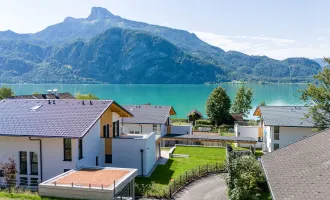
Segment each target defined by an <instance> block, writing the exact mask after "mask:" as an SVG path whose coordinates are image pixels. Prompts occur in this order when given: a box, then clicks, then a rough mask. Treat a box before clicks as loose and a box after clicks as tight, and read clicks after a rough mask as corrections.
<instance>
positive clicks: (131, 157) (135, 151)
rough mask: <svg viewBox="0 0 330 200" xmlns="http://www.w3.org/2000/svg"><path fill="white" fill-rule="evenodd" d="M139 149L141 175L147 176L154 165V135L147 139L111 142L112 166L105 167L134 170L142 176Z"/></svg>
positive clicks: (119, 139)
mask: <svg viewBox="0 0 330 200" xmlns="http://www.w3.org/2000/svg"><path fill="white" fill-rule="evenodd" d="M141 149H143V175H147V174H148V173H149V172H150V170H151V169H152V168H153V166H154V165H155V164H156V153H155V152H156V142H155V134H151V135H150V136H149V138H147V139H122V138H114V139H113V140H112V164H105V166H107V167H124V168H136V169H138V174H139V175H141V174H142V165H141V151H140V150H141Z"/></svg>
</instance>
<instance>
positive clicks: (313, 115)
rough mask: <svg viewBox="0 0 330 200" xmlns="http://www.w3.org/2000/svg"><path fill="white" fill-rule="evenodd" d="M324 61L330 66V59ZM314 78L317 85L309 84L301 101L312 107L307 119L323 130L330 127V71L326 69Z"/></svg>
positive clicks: (303, 92)
mask: <svg viewBox="0 0 330 200" xmlns="http://www.w3.org/2000/svg"><path fill="white" fill-rule="evenodd" d="M324 60H325V61H326V62H328V63H329V64H330V60H329V59H326V58H325V59H324ZM314 78H315V79H316V81H317V83H316V84H309V85H308V87H307V89H306V90H304V91H302V95H301V99H302V100H304V101H305V102H306V105H309V106H310V108H309V113H308V114H306V117H307V118H310V119H311V120H312V121H313V123H314V124H315V126H316V127H317V128H318V129H320V130H322V129H325V128H326V127H330V69H328V68H324V69H323V71H321V72H319V73H318V74H317V75H315V76H314Z"/></svg>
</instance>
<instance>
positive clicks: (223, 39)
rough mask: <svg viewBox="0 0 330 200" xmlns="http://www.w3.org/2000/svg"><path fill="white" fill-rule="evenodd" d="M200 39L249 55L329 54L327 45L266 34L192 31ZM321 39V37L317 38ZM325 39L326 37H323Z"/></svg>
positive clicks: (285, 56)
mask: <svg viewBox="0 0 330 200" xmlns="http://www.w3.org/2000/svg"><path fill="white" fill-rule="evenodd" d="M194 33H195V34H196V35H197V37H199V38H200V39H201V40H203V41H205V42H207V43H209V44H211V45H213V46H217V47H220V48H222V49H224V50H225V51H229V50H234V51H240V52H243V53H246V54H249V55H266V56H269V57H271V58H275V59H285V58H288V57H308V58H319V57H323V56H326V55H330V47H329V45H324V44H306V45H302V43H301V42H298V41H296V40H292V39H287V38H274V37H267V36H244V35H242V36H225V35H219V34H214V33H208V32H199V31H195V32H194ZM319 39H323V38H319ZM324 39H325V40H326V39H327V38H324Z"/></svg>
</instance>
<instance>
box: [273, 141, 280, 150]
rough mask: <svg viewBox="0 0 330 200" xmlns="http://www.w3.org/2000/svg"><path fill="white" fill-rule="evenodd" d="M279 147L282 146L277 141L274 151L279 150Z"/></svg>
mask: <svg viewBox="0 0 330 200" xmlns="http://www.w3.org/2000/svg"><path fill="white" fill-rule="evenodd" d="M279 148H280V145H279V144H277V143H274V151H275V150H277V149H279Z"/></svg>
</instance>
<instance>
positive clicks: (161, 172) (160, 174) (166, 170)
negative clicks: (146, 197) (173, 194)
mask: <svg viewBox="0 0 330 200" xmlns="http://www.w3.org/2000/svg"><path fill="white" fill-rule="evenodd" d="M173 162H174V160H172V159H168V160H167V162H166V164H165V165H158V166H157V167H156V169H155V171H154V172H153V173H152V174H151V176H150V177H137V178H136V179H135V180H136V182H137V183H138V184H151V182H154V183H158V184H162V185H168V184H169V182H170V181H171V177H172V175H173V174H174V171H173V170H171V169H170V168H171V165H172V164H173Z"/></svg>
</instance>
